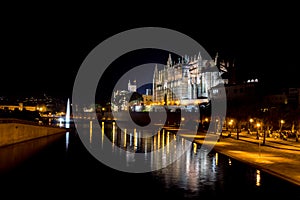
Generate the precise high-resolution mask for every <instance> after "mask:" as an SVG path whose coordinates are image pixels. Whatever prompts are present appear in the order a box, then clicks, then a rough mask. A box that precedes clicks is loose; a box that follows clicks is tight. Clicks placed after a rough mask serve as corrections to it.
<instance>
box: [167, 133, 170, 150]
mask: <svg viewBox="0 0 300 200" xmlns="http://www.w3.org/2000/svg"><path fill="white" fill-rule="evenodd" d="M169 144H170V132H169V131H167V144H166V145H167V154H169V151H170V145H169Z"/></svg>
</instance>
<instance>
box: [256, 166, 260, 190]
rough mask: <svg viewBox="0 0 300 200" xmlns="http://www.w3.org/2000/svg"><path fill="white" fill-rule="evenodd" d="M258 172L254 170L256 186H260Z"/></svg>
mask: <svg viewBox="0 0 300 200" xmlns="http://www.w3.org/2000/svg"><path fill="white" fill-rule="evenodd" d="M260 178H261V177H260V171H259V170H256V186H260Z"/></svg>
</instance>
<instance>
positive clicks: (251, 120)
mask: <svg viewBox="0 0 300 200" xmlns="http://www.w3.org/2000/svg"><path fill="white" fill-rule="evenodd" d="M253 121H254V120H253V119H252V118H250V119H249V127H248V134H250V132H251V126H252V122H253Z"/></svg>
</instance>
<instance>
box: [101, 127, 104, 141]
mask: <svg viewBox="0 0 300 200" xmlns="http://www.w3.org/2000/svg"><path fill="white" fill-rule="evenodd" d="M103 141H104V122H102V123H101V145H102V147H103Z"/></svg>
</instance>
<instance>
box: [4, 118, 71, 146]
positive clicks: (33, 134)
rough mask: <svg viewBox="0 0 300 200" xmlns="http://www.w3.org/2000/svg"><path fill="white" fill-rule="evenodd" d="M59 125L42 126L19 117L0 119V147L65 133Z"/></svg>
mask: <svg viewBox="0 0 300 200" xmlns="http://www.w3.org/2000/svg"><path fill="white" fill-rule="evenodd" d="M65 131H66V130H65V129H64V128H59V127H51V126H42V125H37V124H35V123H33V122H29V121H25V120H19V119H1V120H0V147H2V146H7V145H10V144H15V143H19V142H23V141H28V140H32V139H35V138H40V137H45V136H49V135H53V134H58V133H64V132H65Z"/></svg>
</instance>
